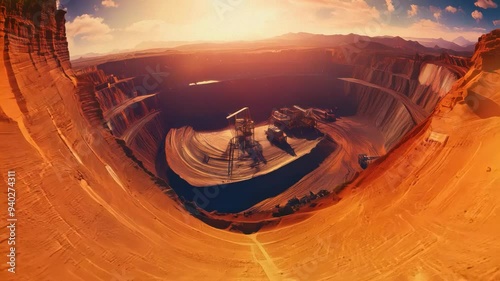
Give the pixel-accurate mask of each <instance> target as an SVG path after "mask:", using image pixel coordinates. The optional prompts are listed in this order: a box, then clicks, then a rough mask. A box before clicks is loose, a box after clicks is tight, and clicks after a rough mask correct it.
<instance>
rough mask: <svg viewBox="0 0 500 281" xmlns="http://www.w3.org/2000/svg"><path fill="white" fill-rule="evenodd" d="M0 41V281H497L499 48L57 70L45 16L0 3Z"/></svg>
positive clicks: (217, 52)
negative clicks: (469, 51)
mask: <svg viewBox="0 0 500 281" xmlns="http://www.w3.org/2000/svg"><path fill="white" fill-rule="evenodd" d="M34 18H39V19H41V20H34ZM0 34H1V37H0V38H1V39H0V42H1V44H0V52H1V53H2V55H1V56H0V87H1V89H0V136H1V142H0V148H1V153H0V172H1V175H0V178H1V179H2V181H1V182H2V185H3V187H2V196H1V198H0V206H1V208H0V214H1V216H0V220H1V222H0V224H1V225H0V226H1V228H0V229H2V230H1V231H0V257H1V258H2V259H3V260H1V262H0V280H197V279H203V280H500V255H499V254H498V253H499V252H500V240H499V239H498V235H499V234H498V233H499V231H500V217H499V216H500V210H499V206H500V158H499V155H498V148H499V147H500V126H499V125H498V124H499V122H500V118H499V117H500V30H494V31H492V32H491V33H489V34H485V35H483V36H482V37H480V38H479V40H478V42H477V44H476V48H475V52H474V53H473V54H466V53H457V52H453V51H446V50H441V49H440V50H437V49H432V48H426V47H423V46H421V45H419V44H418V43H416V42H412V41H406V40H403V39H401V38H398V37H395V38H385V37H384V38H368V37H362V36H356V35H343V36H335V37H334V38H335V39H334V40H333V41H329V45H328V46H309V45H308V46H307V47H293V46H292V47H276V46H271V45H264V46H263V47H262V48H254V47H248V48H242V47H241V46H238V48H234V49H233V48H231V46H227V45H225V46H220V48H217V46H215V47H214V46H213V45H211V46H209V47H204V46H202V45H194V46H191V47H187V48H179V49H172V50H169V51H166V52H163V51H162V52H155V51H151V52H147V51H144V52H135V53H129V54H122V55H113V56H107V57H99V58H94V59H82V60H77V61H74V62H70V60H69V51H68V43H67V40H66V31H65V11H63V10H58V9H57V6H56V1H4V0H2V1H0ZM12 179H14V180H12ZM14 193H15V194H14ZM9 194H11V195H9ZM10 198H15V199H16V201H15V204H14V203H12V202H14V200H13V199H10ZM9 207H11V208H9ZM8 210H9V211H8ZM12 223H14V225H15V232H12V230H11V228H9V227H10V226H11V225H12ZM12 233H14V236H15V240H13V239H12ZM12 241H14V244H12V245H11V243H12ZM12 248H15V249H14V251H13V250H12ZM12 252H14V253H15V258H13V259H12V258H11V257H9V255H11V254H12ZM13 260H14V262H12V261H13ZM12 268H14V271H15V273H12Z"/></svg>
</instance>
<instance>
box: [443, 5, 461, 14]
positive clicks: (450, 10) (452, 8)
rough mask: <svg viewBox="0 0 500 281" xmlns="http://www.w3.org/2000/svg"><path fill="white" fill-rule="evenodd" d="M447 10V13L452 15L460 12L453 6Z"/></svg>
mask: <svg viewBox="0 0 500 281" xmlns="http://www.w3.org/2000/svg"><path fill="white" fill-rule="evenodd" d="M445 10H446V11H447V12H450V13H452V14H454V13H456V12H457V11H458V9H457V8H455V7H453V6H448V7H446V8H445Z"/></svg>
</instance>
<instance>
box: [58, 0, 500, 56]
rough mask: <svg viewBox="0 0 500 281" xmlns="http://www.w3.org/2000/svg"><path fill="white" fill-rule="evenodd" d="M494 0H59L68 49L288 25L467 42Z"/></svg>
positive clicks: (218, 36) (488, 19)
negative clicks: (64, 13) (63, 17)
mask: <svg viewBox="0 0 500 281" xmlns="http://www.w3.org/2000/svg"><path fill="white" fill-rule="evenodd" d="M495 1H496V0H494V1H492V0H478V1H476V0H467V1H447V0H437V1H427V0H426V1H410V0H401V1H397V0H349V1H328V0H286V1H278V0H269V1H264V0H253V1H248V0H209V1H205V0H185V1H182V2H176V1H173V0H162V1H160V0H150V1H144V0H142V1H132V0H90V1H74V0H61V1H60V4H61V5H63V6H64V7H65V8H66V9H67V11H68V14H67V15H66V19H67V23H66V26H67V33H68V41H69V48H70V52H71V54H72V57H78V56H80V55H83V54H87V53H109V52H112V51H116V50H126V49H134V48H135V47H136V46H137V45H138V44H140V43H142V42H148V41H237V40H258V39H265V38H270V37H273V36H278V35H282V34H286V33H290V32H308V33H315V34H349V33H355V34H360V35H367V36H372V37H373V36H384V35H388V36H401V37H417V38H440V37H441V38H444V39H445V40H449V41H452V40H454V39H455V38H457V37H460V36H463V37H464V38H466V39H467V40H470V41H472V42H475V41H477V38H478V37H479V36H481V35H482V34H484V33H486V32H488V31H490V30H492V29H495V28H496V26H500V15H498V4H497V3H495Z"/></svg>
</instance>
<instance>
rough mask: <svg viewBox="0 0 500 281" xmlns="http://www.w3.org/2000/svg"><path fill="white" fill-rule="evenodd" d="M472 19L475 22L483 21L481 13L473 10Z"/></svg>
mask: <svg viewBox="0 0 500 281" xmlns="http://www.w3.org/2000/svg"><path fill="white" fill-rule="evenodd" d="M471 15H472V18H473V19H475V20H476V21H480V20H482V19H483V13H481V12H480V11H478V10H475V11H474V12H472V13H471Z"/></svg>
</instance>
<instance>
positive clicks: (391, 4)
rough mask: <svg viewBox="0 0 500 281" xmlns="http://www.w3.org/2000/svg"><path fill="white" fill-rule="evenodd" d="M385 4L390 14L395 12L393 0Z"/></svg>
mask: <svg viewBox="0 0 500 281" xmlns="http://www.w3.org/2000/svg"><path fill="white" fill-rule="evenodd" d="M385 4H386V5H387V11H388V12H389V13H392V12H394V4H393V3H392V0H385Z"/></svg>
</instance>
